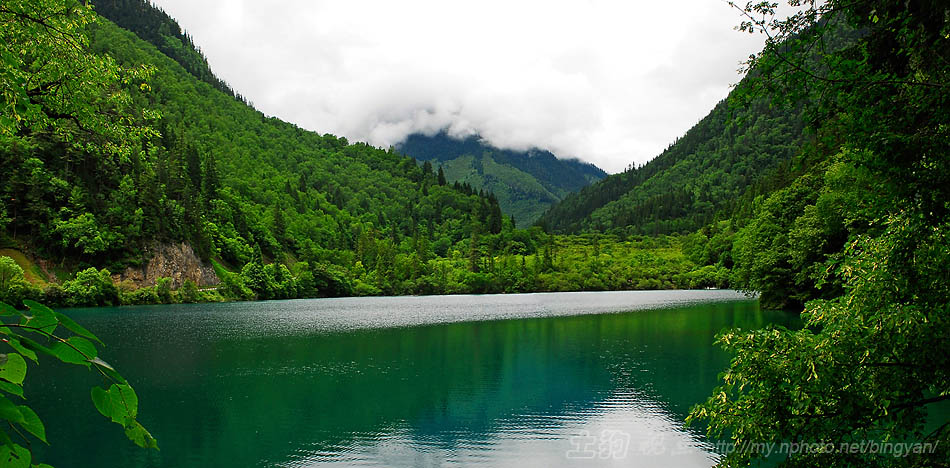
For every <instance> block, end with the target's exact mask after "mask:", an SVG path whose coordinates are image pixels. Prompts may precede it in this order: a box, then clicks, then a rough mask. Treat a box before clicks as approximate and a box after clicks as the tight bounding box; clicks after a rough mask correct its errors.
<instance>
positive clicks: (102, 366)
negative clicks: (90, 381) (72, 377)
mask: <svg viewBox="0 0 950 468" xmlns="http://www.w3.org/2000/svg"><path fill="white" fill-rule="evenodd" d="M89 363H90V364H93V365H95V366H96V367H98V368H99V370H101V371H102V372H104V373H105V374H106V375H107V376H109V377H110V378H112V379H113V380H115V381H116V382H118V383H120V384H127V383H128V381H126V380H125V377H122V375H121V374H119V372H118V371H116V370H115V369H114V368H112V366H111V365H109V363H108V362H105V361H103V360H102V359H100V358H98V357H97V358H95V359H92V360H90V361H89Z"/></svg>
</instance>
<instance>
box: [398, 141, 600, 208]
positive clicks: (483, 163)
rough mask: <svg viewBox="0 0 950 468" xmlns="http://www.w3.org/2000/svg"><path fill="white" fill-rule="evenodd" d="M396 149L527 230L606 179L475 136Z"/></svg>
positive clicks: (578, 165)
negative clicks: (490, 198) (481, 194)
mask: <svg viewBox="0 0 950 468" xmlns="http://www.w3.org/2000/svg"><path fill="white" fill-rule="evenodd" d="M396 149H397V150H398V151H399V152H401V153H404V154H407V155H409V156H412V157H414V158H416V159H418V160H419V161H429V162H431V164H432V165H433V167H434V168H438V167H439V166H442V168H443V170H444V172H445V177H446V178H447V179H448V181H449V182H459V183H465V184H468V185H469V186H471V187H473V188H474V189H475V190H485V191H488V192H492V193H494V194H495V196H496V197H498V203H499V205H501V209H502V211H504V213H505V214H507V215H511V216H514V218H515V221H516V222H517V223H518V225H519V226H528V225H531V223H533V222H534V221H535V220H536V219H537V218H538V217H539V216H540V215H541V214H542V213H543V212H544V211H545V210H546V209H548V207H550V206H551V205H553V204H555V203H557V202H558V201H560V200H561V199H563V198H564V197H565V196H567V195H568V194H570V193H572V192H576V191H577V190H580V189H581V188H582V187H586V186H588V185H590V184H591V183H592V182H596V181H598V180H601V179H603V178H604V177H606V176H607V173H605V172H604V171H603V170H601V169H600V168H598V167H597V166H595V165H593V164H589V163H584V162H581V161H578V160H577V159H559V158H557V157H556V156H555V155H554V154H552V153H551V152H549V151H544V150H540V149H531V150H528V151H513V150H505V149H499V148H495V147H493V146H490V145H488V144H486V143H485V142H484V141H483V140H481V139H480V138H479V137H478V136H470V137H467V138H464V139H456V138H452V137H450V136H449V135H448V134H446V133H445V132H444V131H443V132H440V133H437V134H435V135H432V136H426V135H422V134H413V135H410V136H409V137H408V138H407V139H406V141H405V142H404V143H402V144H400V145H397V147H396Z"/></svg>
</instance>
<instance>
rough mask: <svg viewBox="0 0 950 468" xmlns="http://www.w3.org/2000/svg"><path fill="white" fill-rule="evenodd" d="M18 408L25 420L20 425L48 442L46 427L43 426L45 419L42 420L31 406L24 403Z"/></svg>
mask: <svg viewBox="0 0 950 468" xmlns="http://www.w3.org/2000/svg"><path fill="white" fill-rule="evenodd" d="M17 409H18V410H20V414H22V415H23V422H21V423H20V426H21V427H23V429H26V430H27V432H29V433H30V434H33V435H35V436H36V438H37V439H40V440H42V441H43V442H46V427H45V426H43V421H40V417H39V416H37V415H36V412H34V411H33V410H32V409H30V407H29V406H23V405H20V406H17Z"/></svg>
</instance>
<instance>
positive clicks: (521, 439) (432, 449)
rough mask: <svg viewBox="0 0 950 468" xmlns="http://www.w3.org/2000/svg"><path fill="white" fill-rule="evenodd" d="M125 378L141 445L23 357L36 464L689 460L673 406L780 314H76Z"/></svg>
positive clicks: (732, 297)
mask: <svg viewBox="0 0 950 468" xmlns="http://www.w3.org/2000/svg"><path fill="white" fill-rule="evenodd" d="M71 315H72V316H73V317H74V318H75V319H77V320H78V321H79V322H80V323H83V324H84V325H85V326H87V328H89V329H91V330H92V331H93V332H95V333H96V334H98V335H99V337H100V338H102V339H103V340H104V341H105V342H106V343H107V344H108V347H107V348H106V349H105V350H104V351H103V352H102V353H101V355H102V356H103V357H104V358H105V359H106V360H107V361H109V362H110V363H112V364H113V365H115V366H116V367H117V368H118V369H119V370H120V371H121V372H122V373H123V374H124V375H125V376H126V377H127V378H128V379H129V380H130V381H131V382H132V384H133V385H134V386H135V388H136V390H137V392H138V394H139V398H140V408H139V414H140V417H139V420H140V421H141V422H142V423H143V424H145V426H146V427H147V428H149V429H150V430H151V432H152V433H153V435H155V437H156V438H157V439H158V441H159V444H160V446H161V451H144V450H141V449H138V448H137V447H135V446H133V445H132V444H131V443H129V442H128V441H127V440H125V439H124V435H123V434H122V430H121V428H120V427H118V426H116V425H114V424H111V423H107V422H106V421H105V420H104V419H103V418H102V417H101V416H100V415H99V414H98V413H97V412H96V410H95V408H94V407H93V405H92V403H91V401H90V399H89V387H90V386H92V385H95V384H97V383H98V381H97V379H96V378H95V376H94V375H92V374H91V373H89V372H87V371H85V370H84V369H80V368H70V367H66V366H57V365H54V364H52V363H49V362H47V363H46V365H43V366H40V367H38V368H37V367H31V369H30V376H29V379H28V380H29V382H28V385H27V388H26V391H27V395H28V397H29V402H30V404H31V405H33V407H34V408H35V409H36V410H37V412H38V413H39V414H40V416H41V417H42V418H43V419H44V421H45V422H46V426H47V435H48V439H49V441H50V444H51V445H50V447H34V448H35V449H36V452H37V454H39V455H40V456H42V457H43V458H42V459H43V461H46V462H49V463H51V464H53V465H54V466H62V467H69V466H76V467H84V466H89V467H145V466H155V467H192V466H194V467H243V466H247V467H252V466H285V467H309V466H323V465H336V466H396V467H399V466H407V467H408V466H470V465H471V466H491V467H495V466H518V467H519V468H524V467H531V466H538V467H542V466H543V467H557V466H590V467H599V466H636V467H650V466H656V467H708V466H710V465H712V464H713V463H714V460H715V457H716V455H715V454H714V453H713V452H712V451H711V449H710V447H709V445H708V444H707V443H706V442H705V441H704V440H703V438H702V437H701V435H700V434H699V433H698V431H697V430H696V429H692V428H685V427H684V424H683V419H684V417H685V415H686V413H687V412H688V410H689V408H690V407H691V406H692V405H693V404H695V403H697V402H699V401H701V400H703V399H704V398H705V397H707V396H708V395H709V393H710V391H711V389H712V388H713V387H714V386H715V385H716V382H717V374H718V373H719V372H720V371H721V370H722V369H723V368H724V367H725V365H726V364H727V362H728V356H727V355H725V354H723V353H722V352H721V351H720V350H718V349H717V348H715V347H713V346H712V340H713V336H714V335H715V334H716V333H717V332H718V331H720V330H721V329H723V328H725V327H732V326H743V327H757V326H761V325H763V324H766V323H781V324H786V325H791V322H792V321H793V320H794V319H793V318H792V317H791V316H789V315H788V314H784V313H781V312H771V311H762V310H760V309H759V307H758V304H757V302H756V301H754V300H749V299H746V298H744V297H743V296H741V295H738V294H736V293H733V292H727V291H658V292H645V291H644V292H604V293H553V294H522V295H502V296H429V297H399V298H347V299H317V300H296V301H273V302H257V303H229V304H200V305H176V306H149V307H123V308H105V309H82V310H74V311H71Z"/></svg>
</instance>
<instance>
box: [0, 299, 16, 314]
mask: <svg viewBox="0 0 950 468" xmlns="http://www.w3.org/2000/svg"><path fill="white" fill-rule="evenodd" d="M0 315H17V311H16V309H15V308H14V307H13V306H11V305H10V304H7V303H5V302H0Z"/></svg>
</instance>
